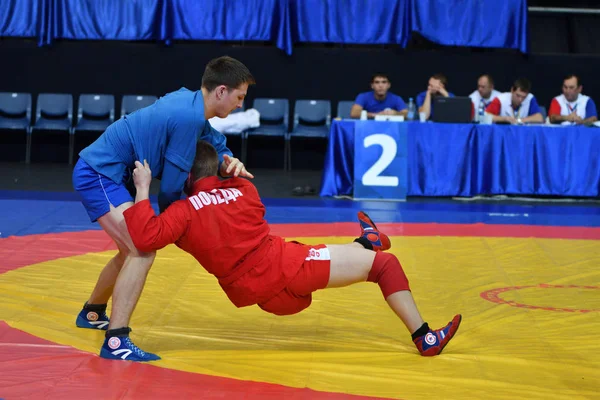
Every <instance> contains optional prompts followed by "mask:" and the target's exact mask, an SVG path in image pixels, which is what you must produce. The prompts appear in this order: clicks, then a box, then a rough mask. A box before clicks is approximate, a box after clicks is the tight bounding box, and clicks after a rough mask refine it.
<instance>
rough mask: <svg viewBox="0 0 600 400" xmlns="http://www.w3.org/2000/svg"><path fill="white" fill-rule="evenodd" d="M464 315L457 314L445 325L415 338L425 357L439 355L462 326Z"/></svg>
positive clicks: (420, 351) (416, 344)
mask: <svg viewBox="0 0 600 400" xmlns="http://www.w3.org/2000/svg"><path fill="white" fill-rule="evenodd" d="M461 320H462V316H461V315H460V314H457V315H455V316H454V318H453V319H452V321H450V323H449V324H448V325H446V326H445V327H443V328H441V329H437V330H435V331H434V330H429V332H427V333H426V334H425V335H423V336H420V337H418V338H416V339H415V340H413V342H414V344H415V346H417V349H418V350H419V353H421V355H422V356H424V357H431V356H437V355H438V354H440V353H441V352H442V350H444V347H446V345H447V344H448V342H449V341H450V339H452V338H453V337H454V334H455V333H456V331H457V330H458V327H459V326H460V321H461Z"/></svg>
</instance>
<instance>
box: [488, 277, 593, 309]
mask: <svg viewBox="0 0 600 400" xmlns="http://www.w3.org/2000/svg"><path fill="white" fill-rule="evenodd" d="M530 288H539V289H600V286H587V285H549V284H547V283H540V284H539V285H527V286H509V287H503V288H497V289H492V290H486V291H485V292H482V293H481V294H480V296H481V297H482V298H483V299H485V300H488V301H491V302H492V303H498V304H507V305H509V306H511V307H519V308H528V309H532V310H544V311H562V312H570V313H589V312H595V311H600V309H593V308H592V309H579V308H569V307H542V306H534V305H531V304H524V303H517V302H516V301H512V300H504V299H503V298H501V297H500V294H501V293H505V292H509V291H512V290H521V289H530Z"/></svg>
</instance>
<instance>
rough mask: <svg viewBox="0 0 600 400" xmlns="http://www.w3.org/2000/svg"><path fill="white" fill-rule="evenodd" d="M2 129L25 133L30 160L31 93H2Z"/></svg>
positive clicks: (0, 100) (27, 157)
mask: <svg viewBox="0 0 600 400" xmlns="http://www.w3.org/2000/svg"><path fill="white" fill-rule="evenodd" d="M0 129H10V130H18V131H23V132H24V133H25V160H26V161H28V159H29V153H28V143H29V133H30V131H31V94H30V93H8V92H2V93H0Z"/></svg>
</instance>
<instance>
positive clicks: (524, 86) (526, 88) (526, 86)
mask: <svg viewBox="0 0 600 400" xmlns="http://www.w3.org/2000/svg"><path fill="white" fill-rule="evenodd" d="M512 88H513V90H517V89H521V90H522V91H523V92H526V93H529V92H530V91H531V82H529V79H527V78H519V79H517V80H516V81H515V83H513V86H512Z"/></svg>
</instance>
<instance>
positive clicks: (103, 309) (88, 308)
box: [83, 301, 106, 314]
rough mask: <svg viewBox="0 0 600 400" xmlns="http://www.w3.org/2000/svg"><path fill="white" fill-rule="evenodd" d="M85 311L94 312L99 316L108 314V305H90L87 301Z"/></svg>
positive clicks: (84, 306)
mask: <svg viewBox="0 0 600 400" xmlns="http://www.w3.org/2000/svg"><path fill="white" fill-rule="evenodd" d="M83 309H84V310H86V311H93V312H96V313H98V314H102V313H105V312H106V304H88V303H87V301H86V302H85V304H84V305H83Z"/></svg>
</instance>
